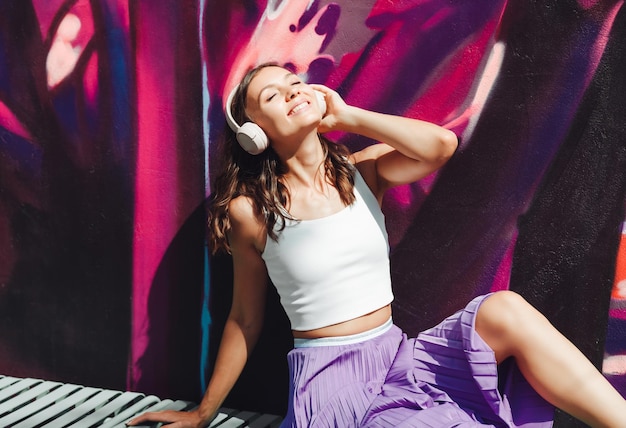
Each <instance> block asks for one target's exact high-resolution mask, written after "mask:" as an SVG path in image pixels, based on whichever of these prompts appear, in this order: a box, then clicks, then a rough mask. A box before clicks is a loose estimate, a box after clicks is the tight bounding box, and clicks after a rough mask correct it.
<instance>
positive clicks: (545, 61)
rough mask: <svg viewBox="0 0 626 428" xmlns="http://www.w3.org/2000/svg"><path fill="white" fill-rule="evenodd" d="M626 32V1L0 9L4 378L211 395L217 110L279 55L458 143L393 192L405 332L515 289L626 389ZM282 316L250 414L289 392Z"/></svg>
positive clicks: (267, 344)
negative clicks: (436, 164) (443, 161)
mask: <svg viewBox="0 0 626 428" xmlns="http://www.w3.org/2000/svg"><path fill="white" fill-rule="evenodd" d="M625 32H626V10H624V7H623V0H595V1H594V0H577V1H576V0H566V1H563V0H550V1H541V2H540V1H537V0H471V1H470V0H402V1H389V0H337V1H322V0H311V1H304V0H302V1H298V0H282V1H280V0H269V1H253V0H241V1H238V2H219V1H210V0H195V1H192V0H188V1H187V0H185V1H172V0H169V1H168V0H154V1H150V2H140V1H125V0H106V1H105V0H30V1H2V2H0V313H1V314H2V322H3V324H2V328H0V373H3V374H11V375H16V376H34V377H42V378H46V379H58V380H61V381H65V382H75V383H81V384H86V385H94V386H103V387H109V388H114V389H126V388H128V389H133V390H140V391H144V392H148V393H152V394H156V395H159V396H161V397H176V398H186V399H192V400H197V399H199V397H200V394H201V392H202V388H203V386H204V384H205V382H206V378H207V376H208V375H209V374H210V371H211V363H212V361H213V359H214V358H215V349H216V346H217V343H218V341H219V334H220V333H219V331H220V327H221V323H223V321H224V318H225V316H226V314H227V310H228V303H229V298H230V296H229V287H230V283H229V281H230V265H229V263H230V261H229V259H228V257H227V256H224V255H220V256H215V257H208V255H207V254H208V251H207V248H206V245H205V239H204V234H205V230H204V222H205V214H204V201H205V198H206V197H207V196H208V195H209V194H210V191H211V190H210V180H211V177H212V172H213V170H214V169H215V162H216V160H215V147H216V145H217V143H218V141H219V138H220V135H221V132H222V130H223V128H224V117H223V110H222V108H223V102H224V99H225V94H227V93H228V91H229V90H230V89H231V88H232V87H233V86H234V84H235V83H236V82H237V81H238V79H239V78H240V77H241V76H242V75H243V74H244V73H245V71H246V70H247V69H248V68H249V67H251V66H253V65H255V64H258V63H261V62H265V61H277V62H279V63H281V64H285V65H287V66H289V67H291V68H292V69H294V70H295V71H296V72H297V73H299V74H302V75H303V76H304V77H305V78H306V79H307V80H308V81H309V82H312V83H323V84H326V85H328V86H329V87H331V88H333V89H336V90H337V91H338V92H339V93H340V94H341V95H342V96H343V97H344V98H345V99H346V101H347V102H349V103H353V104H355V105H359V106H361V107H365V108H369V109H373V110H377V111H381V112H386V113H393V114H401V115H405V116H409V117H416V118H421V119H425V120H429V121H433V122H436V123H439V124H442V125H445V126H446V127H449V128H450V129H453V130H454V131H455V132H456V133H457V134H458V135H459V136H460V137H461V145H460V148H459V151H458V152H457V154H456V155H455V156H454V157H453V159H452V160H451V161H450V162H449V163H448V164H447V165H446V166H445V167H444V168H443V169H442V170H441V171H440V172H438V173H436V174H433V175H432V176H431V177H428V178H427V179H424V180H422V181H421V182H419V183H416V184H414V185H410V186H403V187H401V188H397V189H394V190H393V192H392V193H390V194H389V195H388V196H387V197H386V199H385V201H384V211H385V213H386V216H387V222H388V227H389V231H390V239H391V245H392V274H393V282H394V291H395V294H396V300H395V303H394V318H395V320H396V322H397V323H398V324H399V325H400V326H401V327H402V328H404V329H406V330H407V331H413V332H417V331H419V330H421V329H424V328H426V327H428V326H431V325H432V324H434V323H436V322H438V321H439V320H440V319H442V318H443V317H444V316H446V315H448V314H450V313H451V312H453V311H454V310H456V309H458V308H460V307H462V306H463V305H464V304H465V303H466V302H467V301H468V300H470V299H471V298H472V297H474V296H475V295H477V294H482V293H485V292H489V291H490V290H498V289H505V288H511V289H514V290H516V291H518V292H520V293H521V294H523V295H524V296H525V297H526V298H527V299H528V300H530V301H531V302H532V303H533V304H534V305H536V306H537V307H538V308H539V309H540V310H541V311H542V312H543V313H544V314H545V315H546V316H547V317H548V318H549V319H550V320H551V321H552V322H553V323H554V324H555V325H556V326H557V327H558V328H559V329H560V330H561V331H562V332H563V333H565V334H566V335H567V336H568V337H569V338H570V339H571V340H573V341H574V342H575V344H576V345H577V346H579V347H580V349H581V350H583V352H584V353H585V354H586V355H587V356H588V357H589V358H591V359H592V361H593V362H594V363H595V364H596V366H598V368H601V369H603V371H604V373H605V374H606V376H607V377H608V378H609V379H610V380H611V381H612V382H613V383H614V384H615V385H616V386H617V387H618V389H620V391H622V393H623V394H626V239H624V236H626V231H623V229H625V228H624V227H623V226H622V225H623V224H624V217H625V215H624V204H625V193H626V125H625V124H624V120H623V118H624V117H625V115H626V99H625V98H624V97H623V94H624V91H626V52H625V51H626V46H623V44H621V43H620V40H624V37H626V34H624V33H625ZM330 137H331V138H332V139H333V140H335V141H337V142H340V143H343V144H346V145H348V146H349V147H350V148H351V149H358V148H361V147H364V146H366V145H369V144H372V143H373V142H372V141H368V140H366V139H364V138H360V137H355V136H351V135H343V134H341V133H335V134H332V135H330ZM268 313H269V314H270V316H269V319H268V320H267V325H266V327H265V330H264V333H263V336H262V338H261V341H260V343H259V346H258V347H257V349H256V351H255V354H254V355H253V357H252V359H251V361H250V364H249V366H248V368H247V369H246V371H245V372H244V374H243V376H242V378H241V380H240V382H239V383H238V385H237V386H236V388H235V390H234V391H233V394H232V395H231V398H230V402H229V404H231V405H232V406H233V407H241V408H243V407H245V408H249V409H251V410H254V409H260V410H262V411H266V412H281V411H282V409H283V407H282V406H283V402H284V391H286V389H285V388H283V386H284V385H285V382H286V378H287V373H286V365H285V363H284V358H283V354H284V353H285V352H286V351H287V350H288V349H289V346H290V341H289V331H288V325H287V324H286V318H285V316H284V314H283V313H282V311H281V310H280V308H279V307H278V304H277V299H276V298H275V296H274V298H271V299H269V302H268ZM259 382H269V384H271V385H275V388H276V391H275V393H274V394H258V389H257V388H258V385H259ZM259 395H263V397H259ZM559 417H562V418H564V417H563V416H559Z"/></svg>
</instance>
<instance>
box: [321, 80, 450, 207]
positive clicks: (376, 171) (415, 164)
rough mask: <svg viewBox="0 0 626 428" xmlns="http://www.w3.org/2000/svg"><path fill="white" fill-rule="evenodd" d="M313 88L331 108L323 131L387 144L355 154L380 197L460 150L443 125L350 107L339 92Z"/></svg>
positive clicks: (323, 122) (374, 190)
mask: <svg viewBox="0 0 626 428" xmlns="http://www.w3.org/2000/svg"><path fill="white" fill-rule="evenodd" d="M311 86H312V87H314V88H315V89H317V90H319V91H320V92H323V93H324V94H325V98H326V104H327V106H328V109H327V114H326V116H325V117H324V118H323V119H322V122H321V123H320V126H319V128H318V129H319V131H320V132H327V131H335V130H337V131H345V132H350V133H355V134H359V135H363V136H365V137H368V138H371V139H374V140H376V141H379V142H381V143H384V144H374V145H371V146H369V147H367V148H365V149H364V150H362V151H360V152H357V153H355V154H354V161H355V164H357V165H358V166H359V170H361V173H363V174H364V176H365V178H366V180H367V181H368V184H369V185H370V187H371V188H372V191H373V192H374V193H375V194H376V195H377V196H378V197H382V194H383V193H384V192H385V190H387V189H388V188H390V187H393V186H397V185H400V184H407V183H412V182H414V181H417V180H419V179H421V178H423V177H425V176H427V175H429V174H430V173H432V172H434V171H435V170H437V169H438V168H440V167H441V166H443V165H444V164H445V163H446V162H447V161H448V159H449V158H450V157H451V156H452V155H453V154H454V152H455V150H456V148H457V145H458V138H457V136H456V135H455V134H454V133H453V132H452V131H450V130H448V129H445V128H443V127H441V126H438V125H436V124H433V123H430V122H425V121H422V120H417V119H410V118H407V117H402V116H394V115H389V114H383V113H376V112H372V111H369V110H365V109H361V108H358V107H354V106H350V105H348V104H346V103H345V102H344V101H343V100H342V99H341V97H340V96H339V94H337V93H336V92H335V91H333V90H330V89H328V88H326V87H325V86H321V85H311Z"/></svg>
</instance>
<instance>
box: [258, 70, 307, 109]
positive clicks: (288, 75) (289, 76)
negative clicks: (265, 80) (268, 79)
mask: <svg viewBox="0 0 626 428" xmlns="http://www.w3.org/2000/svg"><path fill="white" fill-rule="evenodd" d="M292 76H296V77H297V76H298V75H297V74H294V73H292V72H290V71H289V72H287V74H285V75H284V76H283V80H289V79H290V78H291V77H292ZM276 86H277V85H276V84H275V83H269V84H267V85H265V86H263V87H262V88H261V90H260V91H259V97H258V99H257V103H259V104H261V94H263V91H265V90H266V89H269V88H273V87H276Z"/></svg>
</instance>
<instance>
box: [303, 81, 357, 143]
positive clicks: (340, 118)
mask: <svg viewBox="0 0 626 428" xmlns="http://www.w3.org/2000/svg"><path fill="white" fill-rule="evenodd" d="M309 86H311V88H313V89H315V90H316V91H319V92H321V93H322V94H324V100H325V101H326V114H325V115H324V117H322V121H321V122H320V124H319V126H318V128H317V130H318V131H319V132H321V133H324V132H330V131H337V130H341V128H342V124H344V123H345V122H347V121H349V120H350V118H349V110H350V106H349V105H348V104H346V102H345V101H344V100H343V98H341V95H339V94H338V93H337V92H335V91H333V90H332V89H330V88H328V87H326V86H324V85H317V84H311V85H309Z"/></svg>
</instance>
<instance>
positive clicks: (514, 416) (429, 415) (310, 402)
mask: <svg viewBox="0 0 626 428" xmlns="http://www.w3.org/2000/svg"><path fill="white" fill-rule="evenodd" d="M487 297H488V296H480V297H477V298H476V299H474V300H472V302H470V303H469V304H468V305H467V306H466V308H465V309H463V310H461V311H459V312H457V313H456V314H454V315H452V316H450V317H448V318H446V319H445V320H444V321H442V322H441V323H440V324H438V325H437V326H435V327H433V328H431V329H429V330H426V331H424V332H422V333H420V334H419V335H418V336H417V338H407V337H406V335H405V334H404V333H402V331H401V330H400V329H399V328H398V327H396V326H393V327H392V328H391V329H390V330H389V331H388V332H386V333H384V334H383V335H381V336H378V337H375V338H373V339H369V340H367V341H364V342H360V343H354V344H348V345H333V346H322V347H313V348H296V349H294V350H292V351H291V352H290V353H289V355H288V362H289V369H290V375H291V382H292V383H291V386H290V393H289V400H290V405H289V410H288V413H287V415H286V417H285V419H284V421H283V425H282V427H338V428H349V427H368V428H373V427H377V428H389V427H394V428H402V427H425V428H428V427H437V428H445V427H476V426H482V427H484V426H491V427H520V428H522V427H523V428H545V427H550V426H552V419H553V413H554V408H553V407H552V406H551V405H550V404H548V403H547V402H546V401H545V400H543V399H542V398H541V397H540V396H539V395H538V394H537V393H536V392H535V391H534V390H533V389H532V387H531V386H530V385H529V384H528V382H526V380H525V379H524V377H523V375H522V374H521V373H520V372H519V369H518V368H517V366H516V364H515V362H514V361H513V360H511V359H510V360H507V361H505V362H504V363H503V364H502V365H501V366H500V367H498V365H497V363H496V360H495V355H494V352H493V351H492V350H491V349H490V348H489V346H488V345H487V344H486V343H485V342H484V341H483V340H482V339H481V338H480V336H479V335H478V334H477V333H476V330H475V328H474V326H475V319H476V311H477V310H478V307H479V306H480V304H481V303H482V301H483V300H484V299H485V298H487Z"/></svg>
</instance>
